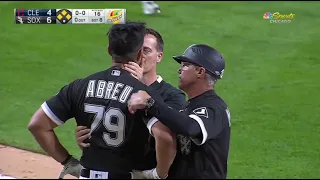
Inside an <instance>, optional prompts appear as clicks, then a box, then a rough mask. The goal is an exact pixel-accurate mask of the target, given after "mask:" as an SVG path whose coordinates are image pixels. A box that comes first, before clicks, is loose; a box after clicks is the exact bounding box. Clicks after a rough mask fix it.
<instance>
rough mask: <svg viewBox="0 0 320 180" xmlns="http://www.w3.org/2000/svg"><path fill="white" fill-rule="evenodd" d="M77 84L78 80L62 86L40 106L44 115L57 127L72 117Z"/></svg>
mask: <svg viewBox="0 0 320 180" xmlns="http://www.w3.org/2000/svg"><path fill="white" fill-rule="evenodd" d="M78 83H79V80H76V81H73V82H71V83H70V84H68V85H66V86H64V87H63V88H61V90H60V91H59V92H58V94H56V95H55V96H53V97H52V98H50V99H49V100H47V101H46V102H44V103H43V104H42V105H41V107H42V109H43V111H44V112H45V113H46V115H47V116H48V117H49V118H50V119H51V120H52V121H53V122H55V123H56V124H57V125H61V124H63V123H65V122H66V121H67V120H69V119H71V118H73V117H74V112H73V109H72V107H73V104H74V99H75V98H74V97H75V96H76V93H77V86H78Z"/></svg>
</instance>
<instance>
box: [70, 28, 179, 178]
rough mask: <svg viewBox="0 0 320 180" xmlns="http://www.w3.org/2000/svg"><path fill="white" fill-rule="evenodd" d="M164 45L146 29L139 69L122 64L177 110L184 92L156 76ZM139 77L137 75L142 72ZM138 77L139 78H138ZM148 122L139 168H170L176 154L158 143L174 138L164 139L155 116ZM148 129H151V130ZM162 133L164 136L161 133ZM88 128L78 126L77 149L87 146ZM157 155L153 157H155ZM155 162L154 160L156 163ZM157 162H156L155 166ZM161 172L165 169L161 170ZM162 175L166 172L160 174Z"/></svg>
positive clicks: (157, 35) (152, 31)
mask: <svg viewBox="0 0 320 180" xmlns="http://www.w3.org/2000/svg"><path fill="white" fill-rule="evenodd" d="M163 46H164V42H163V39H162V37H161V35H160V33H159V32H157V31H156V30H154V29H151V28H147V33H146V36H145V37H144V43H143V47H142V51H143V54H144V58H145V61H144V65H143V70H142V69H141V68H140V69H139V66H137V65H136V64H134V63H132V62H129V63H128V64H125V69H126V70H128V71H129V72H130V73H131V74H132V75H133V76H134V77H137V78H138V79H142V81H143V82H144V83H145V84H146V85H147V86H149V87H151V88H152V89H153V90H155V91H157V92H158V93H159V94H160V95H161V97H162V99H163V101H164V102H165V103H166V104H167V105H168V106H170V107H172V108H174V109H177V110H179V109H180V108H181V107H182V106H183V105H184V104H185V95H184V93H183V92H182V91H181V90H179V89H177V88H175V87H173V86H172V85H170V84H169V83H167V82H165V81H164V80H163V79H162V77H161V76H160V75H157V70H156V67H157V63H159V62H160V61H161V60H162V57H163V48H164V47H163ZM141 71H143V76H142V75H138V74H140V73H142V72H141ZM139 76H142V77H140V78H139ZM147 121H148V122H149V123H148V124H147V127H148V128H150V129H149V131H150V134H152V135H153V136H154V138H153V137H152V136H150V138H149V144H148V147H147V149H146V152H145V156H144V160H143V161H141V162H142V164H141V166H140V168H139V169H142V170H143V169H151V168H153V167H155V166H156V165H157V166H168V165H169V166H168V167H170V165H171V163H172V162H171V161H170V159H172V160H173V159H174V157H175V154H176V148H175V147H174V149H173V147H172V146H171V145H170V144H169V145H168V144H167V143H160V142H163V141H164V140H163V139H171V138H173V139H174V142H175V141H176V139H175V135H174V134H172V137H168V136H169V135H170V134H169V133H168V132H167V131H169V129H168V130H167V127H165V126H164V125H163V124H162V123H161V122H160V121H158V120H157V119H156V118H155V117H152V118H151V120H150V121H149V120H147ZM151 127H152V128H151ZM164 131H165V133H164ZM88 132H90V129H89V130H88V129H87V128H86V127H82V126H79V127H77V130H76V139H77V142H78V145H79V147H80V148H81V149H83V148H86V147H88V146H89V145H90V144H89V143H84V142H83V141H84V140H85V139H87V138H89V137H90V134H89V133H88ZM156 153H157V156H156ZM156 158H157V159H158V161H157V160H156ZM164 158H166V159H167V160H165V161H163V162H167V163H170V162H171V163H170V164H165V165H161V164H159V162H161V161H159V159H164ZM157 162H158V163H157ZM161 169H165V168H161ZM162 173H164V174H166V173H168V172H162Z"/></svg>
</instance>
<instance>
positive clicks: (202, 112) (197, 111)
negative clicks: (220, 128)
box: [192, 107, 208, 118]
mask: <svg viewBox="0 0 320 180" xmlns="http://www.w3.org/2000/svg"><path fill="white" fill-rule="evenodd" d="M192 112H193V113H194V114H196V115H197V116H203V117H206V118H208V111H207V108H206V107H200V108H197V109H195V110H193V111H192Z"/></svg>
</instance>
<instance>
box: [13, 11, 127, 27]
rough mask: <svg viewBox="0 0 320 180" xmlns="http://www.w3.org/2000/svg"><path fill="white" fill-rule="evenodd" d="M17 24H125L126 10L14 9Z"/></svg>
mask: <svg viewBox="0 0 320 180" xmlns="http://www.w3.org/2000/svg"><path fill="white" fill-rule="evenodd" d="M14 17H15V20H14V22H15V24H123V23H125V22H126V9H24V8H18V9H14Z"/></svg>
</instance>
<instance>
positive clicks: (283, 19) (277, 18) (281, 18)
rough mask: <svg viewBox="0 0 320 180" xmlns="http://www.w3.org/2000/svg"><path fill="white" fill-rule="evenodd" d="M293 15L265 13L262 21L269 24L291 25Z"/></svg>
mask: <svg viewBox="0 0 320 180" xmlns="http://www.w3.org/2000/svg"><path fill="white" fill-rule="evenodd" d="M294 17H295V14H293V13H290V14H281V13H280V12H275V13H271V12H266V13H264V15H263V19H267V20H269V22H270V23H286V24H287V23H291V22H292V20H293V19H294Z"/></svg>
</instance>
